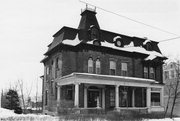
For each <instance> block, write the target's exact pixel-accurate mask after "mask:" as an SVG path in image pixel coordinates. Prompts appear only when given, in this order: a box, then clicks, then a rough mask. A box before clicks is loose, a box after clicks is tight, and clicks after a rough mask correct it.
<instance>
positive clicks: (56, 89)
mask: <svg viewBox="0 0 180 121" xmlns="http://www.w3.org/2000/svg"><path fill="white" fill-rule="evenodd" d="M57 91H58V88H57V82H55V99H56V100H57Z"/></svg>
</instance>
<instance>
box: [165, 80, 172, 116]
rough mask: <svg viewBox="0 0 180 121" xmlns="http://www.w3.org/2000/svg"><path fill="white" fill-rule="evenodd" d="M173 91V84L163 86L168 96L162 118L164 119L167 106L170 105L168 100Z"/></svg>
mask: <svg viewBox="0 0 180 121" xmlns="http://www.w3.org/2000/svg"><path fill="white" fill-rule="evenodd" d="M172 90H173V83H172V82H169V83H168V84H166V85H165V92H166V94H168V99H167V104H166V109H165V113H164V117H166V115H167V112H168V109H169V104H170V100H171V97H172V96H171V93H172Z"/></svg>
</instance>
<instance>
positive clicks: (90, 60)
mask: <svg viewBox="0 0 180 121" xmlns="http://www.w3.org/2000/svg"><path fill="white" fill-rule="evenodd" d="M93 64H94V63H93V59H92V57H90V58H89V59H88V73H93V70H94V68H93Z"/></svg>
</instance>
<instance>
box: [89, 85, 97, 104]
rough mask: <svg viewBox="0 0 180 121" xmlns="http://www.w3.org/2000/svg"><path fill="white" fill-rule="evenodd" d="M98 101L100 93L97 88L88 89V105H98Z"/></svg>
mask: <svg viewBox="0 0 180 121" xmlns="http://www.w3.org/2000/svg"><path fill="white" fill-rule="evenodd" d="M99 103H100V95H99V89H98V88H89V89H88V107H98V105H99Z"/></svg>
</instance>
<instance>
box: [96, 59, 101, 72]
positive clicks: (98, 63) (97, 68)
mask: <svg viewBox="0 0 180 121" xmlns="http://www.w3.org/2000/svg"><path fill="white" fill-rule="evenodd" d="M100 73H101V62H100V60H99V59H97V60H96V74H100Z"/></svg>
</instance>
